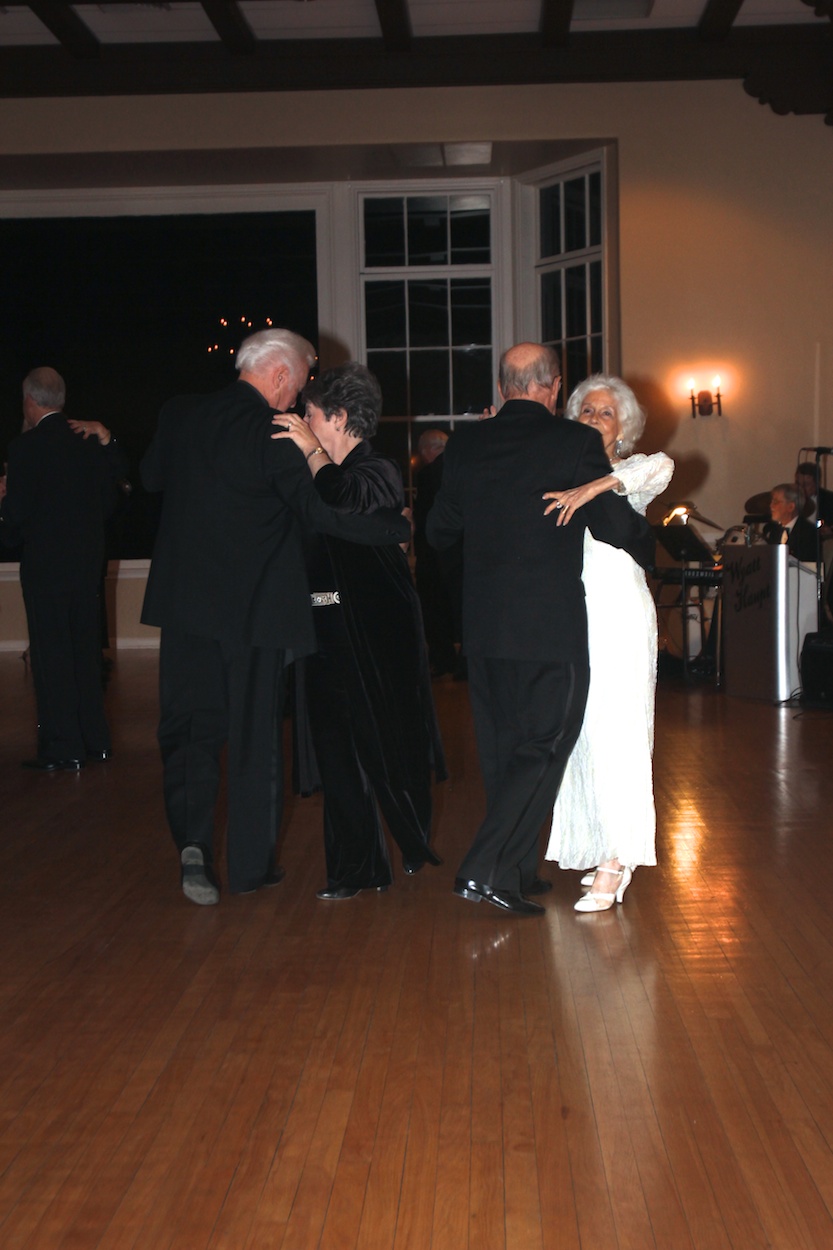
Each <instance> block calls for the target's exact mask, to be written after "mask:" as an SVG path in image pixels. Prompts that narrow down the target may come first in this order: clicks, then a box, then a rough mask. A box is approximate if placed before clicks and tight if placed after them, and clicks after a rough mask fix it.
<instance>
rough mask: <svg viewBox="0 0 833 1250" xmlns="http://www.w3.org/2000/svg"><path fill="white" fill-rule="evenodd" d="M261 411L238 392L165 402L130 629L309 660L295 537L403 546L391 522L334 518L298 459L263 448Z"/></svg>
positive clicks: (280, 448)
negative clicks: (137, 611)
mask: <svg viewBox="0 0 833 1250" xmlns="http://www.w3.org/2000/svg"><path fill="white" fill-rule="evenodd" d="M271 418H272V409H271V408H270V407H269V405H268V404H267V402H266V400H265V399H264V398H263V396H262V395H261V394H260V392H259V391H257V390H256V389H255V388H254V387H253V386H250V385H249V384H248V383H247V382H243V381H239V380H238V381H237V382H234V383H233V384H232V385H231V386H229V387H228V388H226V389H225V390H223V391H219V392H217V393H215V394H212V395H191V396H184V397H180V398H177V399H173V400H170V401H169V402H168V403H167V404H166V405H165V406H164V408H163V409H162V412H161V413H160V417H159V426H158V429H157V432H156V435H155V437H154V440H153V442H152V444H151V446H150V447H149V449H148V451H147V453H146V454H145V456H144V458H143V460H142V464H141V475H142V482H143V483H144V485H145V487H146V488H147V489H148V490H150V491H163V492H164V499H163V503H162V516H161V519H160V524H159V532H158V534H157V538H156V544H155V547H154V553H153V560H152V562H151V568H150V575H149V577H148V585H147V592H146V594H145V602H144V607H143V610H142V621H143V622H144V623H145V624H147V625H158V626H161V627H162V628H163V629H173V630H176V631H177V632H179V633H185V634H197V635H199V636H201V637H204V638H211V639H215V640H216V641H219V642H226V643H236V644H242V645H244V646H250V647H270V648H273V649H276V650H285V651H291V652H292V653H293V654H294V655H295V656H300V655H308V654H310V653H311V652H313V651H314V650H315V631H314V629H313V623H312V609H311V607H310V598H309V587H308V584H307V576H306V570H305V565H304V556H303V551H302V547H301V539H300V529H299V524H298V522H299V521H300V523H301V525H303V526H307V527H309V528H311V529H316V530H319V531H320V532H322V533H329V534H336V535H338V536H340V537H342V538H347V539H352V540H353V541H356V542H371V543H372V542H375V543H377V544H379V545H382V544H383V543H390V542H393V543H396V542H401V541H407V539H408V538H409V536H410V531H409V526H408V524H407V522H406V521H404V520H403V518H401V517H397V516H395V515H394V514H392V513H390V514H384V515H383V514H382V513H379V514H378V519H377V518H375V517H374V518H370V517H366V516H364V517H363V516H349V515H346V514H338V513H335V512H333V511H332V510H331V509H329V508H327V507H326V505H325V504H324V503H323V502H322V501H321V499H320V498H319V496H318V494H317V492H316V491H315V489H314V486H313V482H312V475H311V474H310V471H309V469H308V468H307V466H306V464H305V462H304V457H303V454H302V453H301V452H300V451H299V450H298V448H297V447H296V446H295V445H294V443H292V442H291V440H289V439H280V440H275V439H273V438H271V435H272V434H273V433H274V432H275V426H273V425H272V422H271Z"/></svg>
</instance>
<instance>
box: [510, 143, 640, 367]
mask: <svg viewBox="0 0 833 1250" xmlns="http://www.w3.org/2000/svg"><path fill="white" fill-rule="evenodd" d="M597 170H598V171H599V172H600V173H601V183H602V192H601V195H602V237H601V247H600V256H601V261H602V304H603V308H602V353H603V367H604V370H605V372H607V373H614V374H618V373H619V372H620V369H621V354H622V353H621V339H620V321H619V251H618V238H619V217H618V207H617V206H618V178H617V164H616V148H615V145H614V144H605V145H604V146H603V147H601V148H597V149H595V150H593V151H589V152H583V153H582V154H581V155H580V156H575V157H571V158H568V159H567V160H563V161H557V162H555V163H554V164H552V165H547V166H542V167H541V168H539V169H533V170H529V171H528V172H526V173H524V174H522V175H520V176H518V177H517V178H516V179H515V180H514V188H513V191H514V209H515V220H516V222H517V231H516V244H515V251H516V256H517V266H516V269H515V305H516V307H517V310H518V318H517V322H516V336H515V337H516V339H517V340H518V341H521V340H527V339H528V340H530V341H532V342H536V343H537V342H540V341H541V338H542V334H543V328H542V318H541V298H540V288H539V282H538V274H539V265H540V254H539V247H540V219H539V191H540V190H541V189H542V188H543V187H546V186H548V185H550V184H551V183H553V182H555V181H559V182H561V181H564V180H566V179H569V178H571V177H575V176H576V175H578V174H587V173H594V172H596V171H597ZM577 263H580V254H577Z"/></svg>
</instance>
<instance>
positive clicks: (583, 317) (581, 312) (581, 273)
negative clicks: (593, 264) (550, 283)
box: [564, 265, 587, 338]
mask: <svg viewBox="0 0 833 1250" xmlns="http://www.w3.org/2000/svg"><path fill="white" fill-rule="evenodd" d="M564 286H565V293H566V297H567V298H566V305H567V337H568V338H572V337H574V336H575V335H577V334H586V333H587V278H586V269H585V266H584V265H571V266H570V268H569V269H565V270H564Z"/></svg>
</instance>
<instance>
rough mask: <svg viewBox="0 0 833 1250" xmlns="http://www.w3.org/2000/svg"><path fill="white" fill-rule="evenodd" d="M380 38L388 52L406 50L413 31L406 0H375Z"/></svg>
mask: <svg viewBox="0 0 833 1250" xmlns="http://www.w3.org/2000/svg"><path fill="white" fill-rule="evenodd" d="M375 2H376V12H377V13H378V15H379V25H380V27H381V29H382V39H383V41H384V45H385V48H386V50H387V51H388V52H406V51H407V50H408V48H409V47H410V46H411V40H412V38H413V31H412V29H411V14H410V10H409V9H408V0H375Z"/></svg>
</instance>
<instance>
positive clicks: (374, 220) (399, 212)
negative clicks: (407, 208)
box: [364, 196, 405, 269]
mask: <svg viewBox="0 0 833 1250" xmlns="http://www.w3.org/2000/svg"><path fill="white" fill-rule="evenodd" d="M364 263H365V265H366V266H367V267H368V268H370V269H375V268H378V267H379V266H381V265H404V264H405V216H404V201H403V199H402V197H401V196H386V197H385V198H384V199H367V200H365V202H364Z"/></svg>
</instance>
